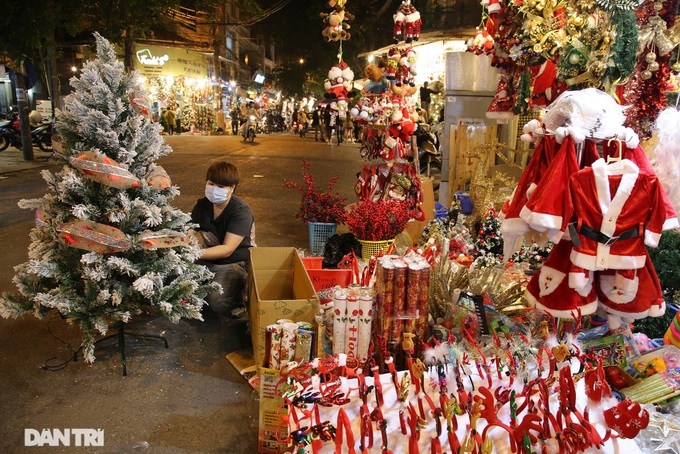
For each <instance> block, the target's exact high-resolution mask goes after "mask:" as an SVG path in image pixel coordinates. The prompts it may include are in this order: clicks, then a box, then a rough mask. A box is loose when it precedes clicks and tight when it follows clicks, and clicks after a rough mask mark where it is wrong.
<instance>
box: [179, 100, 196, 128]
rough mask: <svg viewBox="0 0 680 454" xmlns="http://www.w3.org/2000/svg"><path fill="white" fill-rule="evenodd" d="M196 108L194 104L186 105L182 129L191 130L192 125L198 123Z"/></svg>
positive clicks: (183, 111) (183, 110) (183, 112)
mask: <svg viewBox="0 0 680 454" xmlns="http://www.w3.org/2000/svg"><path fill="white" fill-rule="evenodd" d="M197 124H198V121H197V120H196V110H195V109H194V106H193V105H190V104H188V105H186V106H184V108H183V109H182V131H191V126H192V125H197Z"/></svg>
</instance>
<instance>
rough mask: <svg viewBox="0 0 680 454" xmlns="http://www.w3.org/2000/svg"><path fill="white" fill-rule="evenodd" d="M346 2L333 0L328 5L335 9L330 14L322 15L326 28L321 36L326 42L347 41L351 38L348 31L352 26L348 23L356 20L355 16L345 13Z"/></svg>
mask: <svg viewBox="0 0 680 454" xmlns="http://www.w3.org/2000/svg"><path fill="white" fill-rule="evenodd" d="M346 3H347V2H346V1H345V0H331V1H329V2H328V4H329V5H330V6H331V7H332V8H334V9H333V11H331V12H330V13H321V18H322V19H323V22H324V24H326V28H324V30H323V32H321V35H322V36H323V39H324V40H326V42H330V41H347V40H349V39H350V38H351V36H352V35H351V34H350V32H349V31H348V30H349V29H350V25H349V23H348V22H350V21H353V20H354V16H353V15H352V14H350V13H348V12H347V11H345V4H346Z"/></svg>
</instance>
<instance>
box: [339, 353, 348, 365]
mask: <svg viewBox="0 0 680 454" xmlns="http://www.w3.org/2000/svg"><path fill="white" fill-rule="evenodd" d="M346 365H347V355H346V354H345V353H338V366H340V367H345V366H346Z"/></svg>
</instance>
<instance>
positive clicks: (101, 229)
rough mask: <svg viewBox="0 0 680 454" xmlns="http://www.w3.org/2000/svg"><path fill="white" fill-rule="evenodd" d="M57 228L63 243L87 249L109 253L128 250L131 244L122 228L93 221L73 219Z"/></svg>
mask: <svg viewBox="0 0 680 454" xmlns="http://www.w3.org/2000/svg"><path fill="white" fill-rule="evenodd" d="M56 230H57V236H58V237H59V241H61V242H62V243H63V244H65V245H67V246H71V247H74V248H77V249H84V250H86V251H92V252H99V253H101V254H109V253H113V252H121V251H126V250H128V249H130V246H131V243H130V240H129V239H128V237H127V235H125V233H124V232H123V231H122V230H120V229H117V228H115V227H111V226H109V225H106V224H99V223H96V222H92V221H80V220H76V221H71V222H67V223H65V224H61V225H59V226H58V227H57V228H56Z"/></svg>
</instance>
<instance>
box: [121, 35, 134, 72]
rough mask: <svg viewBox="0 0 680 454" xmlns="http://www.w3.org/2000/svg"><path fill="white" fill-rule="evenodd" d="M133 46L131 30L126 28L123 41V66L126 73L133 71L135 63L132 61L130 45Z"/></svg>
mask: <svg viewBox="0 0 680 454" xmlns="http://www.w3.org/2000/svg"><path fill="white" fill-rule="evenodd" d="M133 44H134V37H133V36H132V28H131V27H128V29H127V30H125V41H124V43H123V46H124V52H125V56H124V60H123V62H124V64H125V69H126V70H128V71H133V70H134V69H135V63H134V61H133V60H132V45H133Z"/></svg>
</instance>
